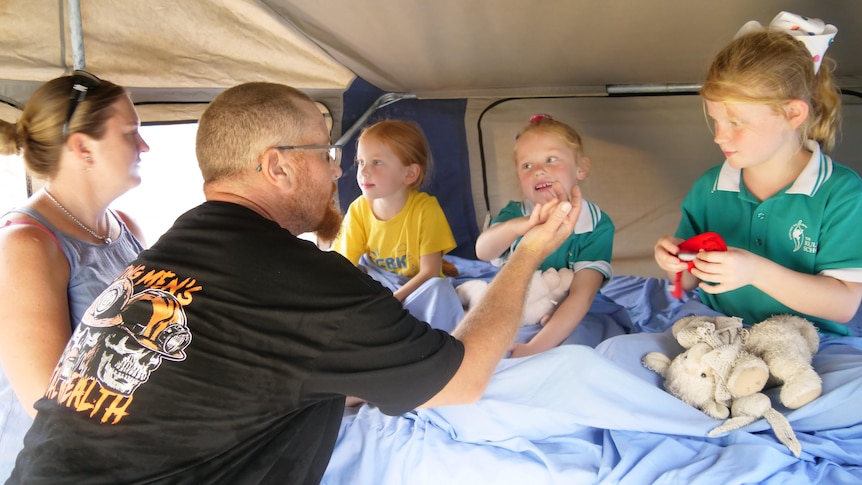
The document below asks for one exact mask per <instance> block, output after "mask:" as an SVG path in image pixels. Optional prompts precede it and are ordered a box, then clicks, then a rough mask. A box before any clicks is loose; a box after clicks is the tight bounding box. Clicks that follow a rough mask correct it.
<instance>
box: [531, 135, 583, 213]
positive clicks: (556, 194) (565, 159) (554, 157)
mask: <svg viewBox="0 0 862 485" xmlns="http://www.w3.org/2000/svg"><path fill="white" fill-rule="evenodd" d="M515 170H516V172H517V174H518V180H519V181H520V183H521V190H522V191H523V193H524V197H526V198H527V199H529V200H531V201H533V202H535V203H537V204H545V203H548V202H551V201H553V200H555V199H560V200H569V198H570V196H571V193H572V187H574V186H575V185H576V184H577V183H578V181H579V180H583V179H584V178H585V177H586V170H584V169H582V168H579V160H578V159H577V156H576V155H575V152H574V150H573V149H572V148H571V147H570V146H569V145H568V144H567V143H566V142H565V141H564V140H563V139H562V138H560V137H559V136H558V135H556V134H555V133H552V132H547V131H542V130H533V131H529V132H526V133H524V134H522V135H521V136H520V137H518V139H517V140H516V141H515ZM555 182H557V183H555Z"/></svg>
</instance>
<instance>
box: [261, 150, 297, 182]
mask: <svg viewBox="0 0 862 485" xmlns="http://www.w3.org/2000/svg"><path fill="white" fill-rule="evenodd" d="M257 161H258V163H259V164H260V172H261V174H262V175H263V176H264V177H266V180H267V181H268V182H270V183H271V184H274V185H280V184H285V183H286V184H291V183H293V170H291V167H290V164H289V163H288V161H287V159H286V158H285V157H284V156H283V155H282V153H281V151H279V150H278V149H276V148H269V149H267V150H266V151H264V152H263V153H262V154H261V155H260V156H259V157H258V159H257Z"/></svg>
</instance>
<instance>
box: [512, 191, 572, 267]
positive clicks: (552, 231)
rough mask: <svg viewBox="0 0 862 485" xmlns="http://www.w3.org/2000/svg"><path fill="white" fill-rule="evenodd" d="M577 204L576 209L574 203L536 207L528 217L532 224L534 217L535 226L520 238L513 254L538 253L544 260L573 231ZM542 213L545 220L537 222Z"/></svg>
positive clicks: (558, 203) (557, 203)
mask: <svg viewBox="0 0 862 485" xmlns="http://www.w3.org/2000/svg"><path fill="white" fill-rule="evenodd" d="M577 203H578V206H577V207H575V204H574V201H573V202H551V203H548V204H544V205H537V206H536V208H535V209H534V210H533V214H531V215H530V222H533V219H534V217H535V219H536V224H535V225H533V226H532V227H531V228H530V230H529V231H527V232H526V234H524V237H523V238H521V242H520V243H519V244H518V247H517V248H515V253H516V254H517V253H518V252H528V253H538V254H540V255H541V259H545V258H546V257H547V256H548V255H549V254H551V253H552V252H554V251H555V250H556V249H557V248H558V247H560V244H562V243H563V241H565V240H566V239H567V238H568V237H569V236H571V235H572V233H573V232H574V230H575V222H577V220H578V215H579V214H580V199H578V201H577ZM537 213H538V215H537ZM543 213H544V214H546V215H545V217H544V219H545V220H544V221H543V222H538V220H539V218H540V217H541V215H542V214H543Z"/></svg>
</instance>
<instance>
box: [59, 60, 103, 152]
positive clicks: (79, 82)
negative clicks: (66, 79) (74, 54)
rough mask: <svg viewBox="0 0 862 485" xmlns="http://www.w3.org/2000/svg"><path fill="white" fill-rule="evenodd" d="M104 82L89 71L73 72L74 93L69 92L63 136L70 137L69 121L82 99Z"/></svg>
mask: <svg viewBox="0 0 862 485" xmlns="http://www.w3.org/2000/svg"><path fill="white" fill-rule="evenodd" d="M101 84H102V80H101V79H99V78H97V77H96V76H94V75H93V74H90V73H89V72H87V71H80V70H78V71H75V72H74V73H72V93H71V94H69V111H68V112H67V113H66V121H64V122H63V138H68V137H69V122H70V121H72V116H74V114H75V110H76V109H77V108H78V105H79V104H80V103H81V101H84V98H86V97H87V93H88V92H90V90H92V89H96V88H97V87H99V86H100V85H101Z"/></svg>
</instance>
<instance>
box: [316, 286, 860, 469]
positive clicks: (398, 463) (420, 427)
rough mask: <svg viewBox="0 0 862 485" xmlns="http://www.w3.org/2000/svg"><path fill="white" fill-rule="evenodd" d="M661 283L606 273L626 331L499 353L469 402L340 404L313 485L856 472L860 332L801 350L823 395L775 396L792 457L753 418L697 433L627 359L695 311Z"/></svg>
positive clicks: (663, 345) (698, 416)
mask: <svg viewBox="0 0 862 485" xmlns="http://www.w3.org/2000/svg"><path fill="white" fill-rule="evenodd" d="M667 289H668V288H667V284H666V282H665V281H664V280H658V279H649V278H639V277H621V278H616V279H615V280H614V281H612V282H611V284H609V285H607V286H606V287H605V289H604V290H603V293H604V294H605V296H607V297H609V298H610V299H612V300H613V301H615V302H616V303H619V304H620V305H622V306H624V307H625V308H626V309H627V310H628V313H629V315H630V317H631V318H630V320H631V325H632V328H633V329H634V331H635V332H637V333H638V334H637V335H626V336H622V337H616V338H613V339H610V340H607V341H605V342H603V343H602V344H601V345H599V347H598V348H597V349H593V348H591V347H589V346H585V345H564V346H561V347H558V348H556V349H553V350H551V351H548V352H545V353H542V354H539V355H536V356H532V357H528V358H523V359H507V360H504V361H503V362H502V363H501V364H500V365H499V366H498V369H497V371H496V373H495V375H494V377H493V379H492V381H491V384H490V386H489V388H488V390H487V392H486V393H485V395H484V396H483V398H482V399H481V400H480V401H479V402H478V403H476V404H472V405H465V406H448V407H441V408H436V409H431V410H419V411H414V412H410V413H407V414H404V415H401V416H395V417H392V416H386V415H384V414H382V413H381V412H380V411H378V410H377V409H376V408H375V407H374V406H371V405H363V406H361V407H360V408H359V409H358V410H354V411H352V412H350V413H348V414H347V415H346V416H345V417H344V419H343V422H342V426H341V430H340V434H339V438H338V442H337V444H336V446H335V450H334V453H333V456H332V460H331V462H330V465H329V468H328V469H327V472H326V475H325V476H324V479H323V483H324V484H344V483H351V484H352V483H356V484H375V485H383V484H398V485H401V484H411V485H412V484H435V485H439V484H471V485H473V484H485V483H488V484H517V485H540V484H558V483H559V484H578V483H621V484H637V485H641V484H653V483H659V484H661V483H666V484H681V483H685V484H698V483H704V484H707V483H708V484H715V483H722V484H735V483H739V484H742V483H767V484H773V483H774V484H797V483H798V484H810V483H828V484H845V483H846V484H851V483H853V484H858V483H862V406H860V404H862V338H857V337H847V338H824V339H823V343H822V345H821V350H820V352H818V354H817V355H816V356H815V358H814V366H815V368H816V369H817V371H818V372H819V373H820V375H821V377H822V379H823V395H822V396H821V397H820V398H818V399H816V400H815V401H813V402H812V403H810V404H807V405H806V406H804V407H802V408H800V409H797V410H794V411H790V410H787V409H785V408H783V407H781V406H780V404H776V406H775V407H776V409H778V410H779V411H781V412H783V413H784V414H785V416H787V418H788V420H789V421H790V423H791V425H792V427H793V429H794V430H795V431H796V434H797V437H798V439H799V441H800V442H801V444H802V456H801V457H800V458H796V457H794V456H793V455H792V454H791V453H790V451H788V450H787V449H786V448H785V447H784V445H782V444H781V443H779V442H778V441H777V440H776V439H775V437H774V436H773V434H772V430H771V429H770V428H769V426H768V424H767V423H766V422H765V421H764V420H759V421H757V422H755V423H752V424H751V425H749V426H747V427H745V428H743V429H741V430H738V431H734V432H732V433H729V434H727V435H724V436H720V437H716V438H708V437H707V433H708V432H709V431H710V430H711V429H712V428H714V427H715V426H716V425H717V424H718V423H719V422H718V421H716V420H713V419H712V418H710V417H708V416H707V415H705V414H703V413H702V412H700V411H698V410H696V409H694V408H692V407H691V406H689V405H687V404H685V403H683V402H681V401H679V400H678V399H676V398H674V397H673V396H671V395H670V394H668V393H667V392H666V391H665V390H664V389H663V388H662V387H661V378H660V377H659V376H658V375H657V374H655V373H653V372H652V371H649V370H647V369H645V368H643V366H642V365H641V364H640V358H641V357H642V356H643V355H644V354H645V353H647V352H649V351H652V350H665V351H672V350H673V348H672V347H673V345H675V343H674V342H673V341H672V339H671V338H669V335H668V334H666V333H663V332H664V331H665V330H666V329H667V328H668V326H669V325H670V324H672V323H673V321H674V320H675V319H676V318H679V317H680V316H682V315H684V314H686V313H687V312H699V311H700V310H703V307H702V305H701V306H699V303H698V302H697V301H696V300H695V299H692V300H689V299H684V300H681V301H680V300H675V299H673V298H671V297H669V296H668V291H667ZM768 393H769V394H770V396H771V397H772V398H773V403H778V400H777V395H776V394H775V393H774V391H769V392H768Z"/></svg>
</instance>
